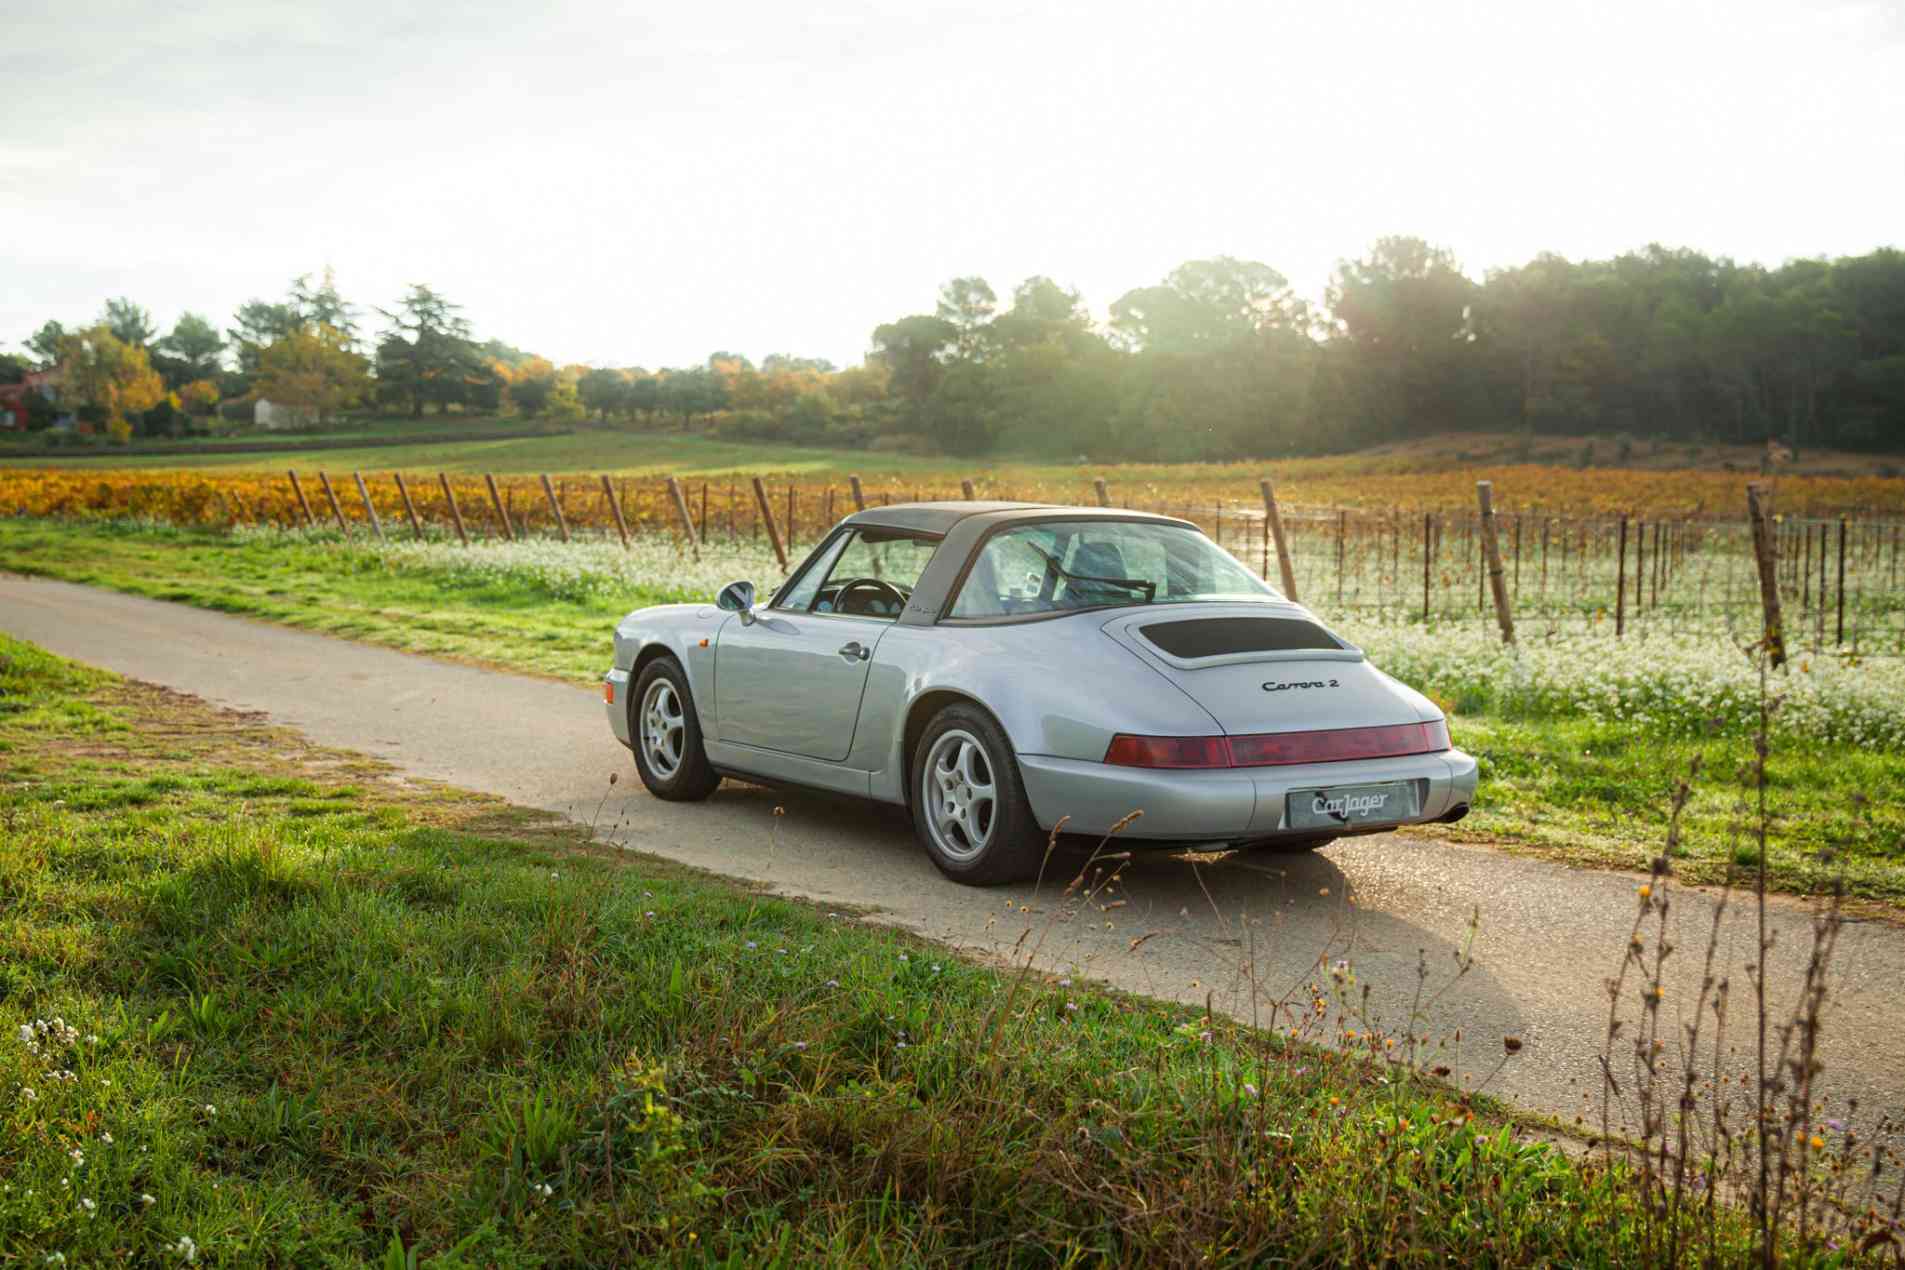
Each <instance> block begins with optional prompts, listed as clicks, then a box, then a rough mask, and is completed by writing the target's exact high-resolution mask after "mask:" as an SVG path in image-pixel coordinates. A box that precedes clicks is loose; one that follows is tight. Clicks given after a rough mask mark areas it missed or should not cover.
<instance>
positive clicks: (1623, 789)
mask: <svg viewBox="0 0 1905 1270" xmlns="http://www.w3.org/2000/svg"><path fill="white" fill-rule="evenodd" d="M0 558H4V559H6V560H7V561H8V563H9V565H10V566H11V567H12V568H15V569H17V570H21V571H25V572H31V573H38V574H44V575H46V576H49V577H57V578H64V579H68V580H71V581H77V582H88V583H94V584H97V585H100V586H106V587H112V588H115V589H118V590H122V591H128V592H131V593H134V594H138V595H147V596H152V597H155V598H158V599H167V600H177V601H181V602H184V603H188V604H194V605H198V606H200V607H204V608H211V609H218V610H221V611H224V612H231V613H242V614H246V615H250V616H254V617H262V618H268V619H270V620H273V621H278V622H284V623H286V624H289V625H294V626H301V627H305V628H307V629H311V630H319V631H326V632H329V633H333V634H338V635H343V636H348V637H350V638H354V639H360V640H365V641H367V642H371V643H377V644H383V645H386V646H389V647H392V648H399V649H404V650H407V651H411V652H419V653H428V654H431V655H435V656H442V657H452V658H459V659H463V660H468V661H474V662H479V663H483V664H488V665H496V666H501V667H504V668H508V669H513V670H520V671H528V672H532V673H536V674H543V675H549V676H552V677H555V678H560V679H565V680H569V681H572V682H575V683H579V684H594V683H595V682H596V681H597V679H598V678H599V676H600V674H601V672H602V669H603V668H604V666H606V664H607V660H608V656H609V630H610V628H611V626H612V625H613V624H614V622H615V621H616V620H617V619H618V618H620V617H621V616H622V615H623V614H624V613H625V612H627V611H628V610H629V609H632V608H635V607H638V606H640V605H643V604H650V603H657V602H663V601H667V600H675V599H679V598H683V597H682V595H681V594H680V593H679V592H673V591H667V592H664V591H643V590H641V589H632V590H631V591H630V592H629V593H628V594H626V595H616V596H612V597H606V598H605V597H594V598H586V599H564V598H557V597H555V596H552V595H549V594H546V593H540V592H536V591H534V590H531V589H529V588H527V587H525V586H522V585H514V584H502V583H495V582H485V581H479V580H476V579H473V578H471V577H469V576H467V575H460V574H452V573H448V572H445V573H429V572H402V573H399V572H394V571H390V570H388V569H386V568H384V567H382V566H381V565H374V566H373V565H366V564H365V563H364V562H363V561H362V559H361V557H344V556H341V555H340V554H339V553H337V552H335V551H333V550H332V549H330V548H329V547H326V546H323V545H307V546H287V545H267V544H263V543H257V542H250V543H247V542H239V541H234V540H232V539H229V538H226V537H223V536H221V535H216V534H206V533H196V532H190V531H179V530H136V531H135V530H130V529H127V528H125V527H123V526H115V525H112V524H63V525H56V524H52V523H49V522H43V521H16V520H0ZM347 560H350V561H354V563H350V564H349V566H348V567H344V566H345V565H346V561H347ZM1453 723H1454V729H1455V734H1456V741H1457V743H1458V744H1459V745H1462V746H1463V747H1464V748H1466V749H1469V750H1471V751H1472V752H1474V753H1476V754H1477V755H1478V756H1479V757H1480V758H1481V760H1482V763H1483V768H1482V773H1483V781H1482V786H1481V792H1480V796H1479V797H1478V799H1477V802H1476V806H1475V812H1474V814H1473V815H1471V817H1470V818H1469V819H1468V820H1467V821H1465V822H1463V823H1462V824H1461V825H1460V826H1457V827H1454V828H1450V829H1436V830H1431V831H1430V832H1433V833H1437V834H1440V835H1443V836H1447V837H1451V838H1456V839H1461V840H1468V841H1483V842H1491V843H1495V844H1498V845H1502V846H1506V847H1510V848H1513V849H1516V850H1523V851H1528V852H1532V853H1535V854H1540V855H1543V856H1546V857H1549V858H1553V859H1558V860H1562V861H1566V862H1568V863H1571V864H1578V865H1586V866H1592V867H1604V868H1605V867H1612V868H1627V869H1635V870H1644V869H1645V868H1646V867H1647V864H1648V861H1649V860H1651V859H1652V858H1653V856H1654V855H1655V854H1657V852H1658V850H1659V844H1660V842H1661V841H1662V840H1663V837H1664V834H1665V829H1666V821H1665V816H1666V807H1667V803H1668V795H1669V793H1670V792H1671V789H1672V786H1673V782H1674V781H1675V780H1676V779H1678V778H1680V777H1681V776H1684V775H1685V774H1686V773H1687V771H1688V769H1689V766H1690V764H1691V763H1692V760H1693V758H1694V757H1695V755H1700V756H1701V757H1702V758H1703V759H1704V768H1703V771H1702V774H1701V776H1700V778H1699V779H1698V781H1697V782H1696V794H1695V797H1694V800H1693V802H1692V803H1691V804H1690V806H1689V809H1688V814H1687V818H1686V823H1685V825H1684V837H1683V840H1682V844H1681V848H1680V853H1679V856H1678V860H1677V864H1678V867H1679V868H1680V870H1681V871H1682V874H1683V876H1685V877H1687V878H1689V879H1690V880H1695V881H1706V882H1717V881H1720V880H1722V879H1723V878H1724V876H1725V874H1726V871H1727V869H1728V867H1729V864H1746V863H1750V862H1751V861H1753V860H1754V859H1755V858H1756V857H1755V856H1754V854H1753V851H1754V850H1755V849H1756V848H1755V845H1754V844H1753V843H1751V842H1748V841H1747V840H1746V837H1745V834H1744V831H1743V829H1742V828H1741V826H1742V824H1743V823H1744V818H1743V817H1742V816H1741V815H1740V814H1739V813H1740V810H1741V798H1742V777H1743V773H1744V772H1745V770H1746V768H1747V764H1748V760H1749V759H1750V748H1749V743H1748V742H1747V741H1745V740H1743V739H1741V738H1738V737H1710V738H1704V739H1697V740H1696V739H1685V738H1676V737H1669V736H1662V735H1658V734H1656V733H1652V732H1648V731H1644V730H1641V729H1638V728H1634V727H1628V726H1624V725H1613V724H1594V723H1590V722H1588V721H1585V720H1580V719H1534V720H1531V719H1516V720H1509V719H1505V718H1500V717H1494V716H1490V715H1488V714H1458V715H1456V716H1454V720H1453ZM1769 776H1770V779H1771V782H1772V785H1773V797H1774V802H1775V808H1776V811H1777V815H1776V817H1775V819H1774V821H1773V825H1772V836H1771V839H1770V849H1769V851H1768V870H1769V874H1770V880H1771V883H1772V885H1773V886H1774V887H1775V888H1776V889H1779V890H1782V891H1787V892H1792V893H1798V894H1812V893H1817V892H1819V891H1820V890H1821V889H1822V888H1825V887H1827V886H1829V885H1830V882H1831V880H1832V879H1833V878H1834V877H1835V876H1836V875H1838V873H1839V872H1840V871H1841V870H1842V871H1843V875H1844V878H1845V882H1846V885H1847V887H1848V890H1849V892H1850V893H1851V894H1852V895H1853V896H1855V897H1857V898H1859V899H1861V900H1866V901H1872V902H1874V903H1876V904H1879V905H1883V906H1890V910H1895V909H1896V908H1897V907H1898V906H1905V799H1901V798H1900V797H1899V796H1898V791H1899V790H1900V789H1901V788H1905V755H1901V754H1898V753H1894V752H1890V751H1885V750H1867V749H1861V748H1859V747H1856V746H1852V745H1846V744H1838V743H1831V744H1828V743H1819V744H1807V745H1799V744H1797V743H1782V744H1779V745H1778V746H1777V747H1776V748H1775V750H1774V752H1773V755H1772V760H1771V764H1770V767H1769ZM1828 852H1829V853H1830V857H1829V858H1830V860H1831V862H1832V863H1831V864H1830V865H1828V864H1827V863H1825V860H1826V859H1827V858H1828V857H1827V855H1826V853H1828ZM1890 910H1888V911H1890Z"/></svg>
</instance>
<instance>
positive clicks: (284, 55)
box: [0, 0, 1905, 367]
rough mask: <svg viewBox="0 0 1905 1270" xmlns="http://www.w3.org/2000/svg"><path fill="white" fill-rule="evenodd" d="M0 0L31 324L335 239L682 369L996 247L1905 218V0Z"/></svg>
mask: <svg viewBox="0 0 1905 1270" xmlns="http://www.w3.org/2000/svg"><path fill="white" fill-rule="evenodd" d="M5 7H6V13H7V16H6V21H5V23H4V38H0V348H13V347H16V346H17V342H18V341H20V340H23V339H25V338H26V336H27V335H29V334H30V333H31V332H32V331H33V330H34V329H35V328H37V327H38V325H39V324H40V323H41V322H42V321H44V320H46V319H47V318H58V319H60V320H62V321H64V322H66V323H67V324H68V325H72V324H74V323H77V322H81V321H84V320H86V319H88V318H90V317H91V316H93V315H94V314H96V313H97V312H98V311H99V309H100V307H101V305H102V303H103V301H104V300H105V298H106V297H108V296H112V295H121V294H124V295H128V296H131V297H132V298H133V299H135V300H137V301H139V302H140V303H143V304H145V305H147V306H148V307H150V308H151V309H152V310H153V312H154V315H155V317H156V318H157V319H158V320H159V322H160V323H161V324H162V325H163V326H167V327H169V326H170V324H171V322H172V321H173V319H174V318H176V317H177V315H178V314H179V313H180V312H181V311H182V310H186V309H192V310H197V311H200V312H202V313H205V314H207V315H210V316H211V317H212V318H213V319H214V320H215V321H216V322H218V323H219V324H220V325H224V324H226V323H227V322H228V321H229V315H230V312H231V310H232V309H233V307H234V306H235V305H237V304H238V303H239V302H241V301H243V300H245V299H247V298H250V297H254V296H263V297H268V298H274V299H275V298H277V297H279V296H280V295H281V294H282V293H283V291H284V290H285V287H286V284H287V283H288V282H289V280H290V279H291V278H292V277H293V276H294V275H296V274H299V273H304V272H316V271H318V270H320V269H322V268H323V267H324V266H325V265H327V264H328V265H330V266H332V267H333V268H334V269H335V270H336V274H337V281H338V285H339V289H340V290H341V291H342V292H343V293H344V295H345V296H346V297H347V298H349V299H351V300H354V301H356V302H357V303H359V304H363V305H372V304H389V303H390V302H391V301H392V300H394V299H395V297H396V296H397V295H398V294H399V293H400V292H401V290H402V288H403V286H404V284H405V283H408V282H427V283H429V284H430V285H432V286H434V287H436V288H437V289H438V290H439V291H441V292H443V293H445V294H446V295H448V296H449V297H450V298H451V299H453V300H456V301H459V302H461V303H462V304H463V305H464V307H465V314H466V316H468V317H469V318H470V320H471V321H472V322H473V323H474V325H475V327H476V331H477V334H478V335H479V336H480V337H484V338H487V337H491V336H495V337H498V338H501V339H504V340H507V341H509V342H510V343H513V344H516V345H519V346H521V347H524V348H527V349H530V350H533V351H536V352H540V353H543V354H545V355H547V356H549V357H551V358H553V359H554V360H556V361H558V362H567V361H588V362H594V363H598V364H608V365H643V366H648V367H655V366H660V365H681V364H687V363H691V362H697V361H700V360H701V359H702V358H703V357H705V356H706V355H707V353H709V352H710V351H712V350H714V349H717V348H725V349H732V350H736V351H740V352H745V353H747V354H749V355H751V356H753V357H754V358H756V359H757V360H758V359H759V358H760V357H762V356H764V355H765V354H767V353H770V352H776V351H785V352H794V353H802V354H810V355H818V356H825V357H830V358H832V359H834V360H835V361H837V362H841V363H849V362H854V361H857V360H859V358H860V356H861V355H862V353H863V352H864V351H865V348H866V344H867V338H868V335H869V333H870V332H871V330H872V328H873V327H874V326H875V325H877V324H879V323H881V322H884V321H888V320H890V319H892V318H894V317H897V316H900V315H902V314H906V313H911V312H920V311H930V309H931V307H932V303H933V298H934V294H935V291H936V289H937V287H938V285H939V284H940V283H941V282H943V281H944V280H945V279H947V278H950V277H953V276H955V275H958V274H967V273H977V274H981V275H983V276H984V277H985V278H987V279H988V280H989V281H990V282H991V283H992V284H993V286H994V288H995V289H996V290H997V291H998V292H999V293H1000V295H1001V296H1002V297H1003V296H1005V295H1007V294H1008V293H1009V292H1010V290H1011V288H1012V287H1013V286H1014V285H1015V284H1016V283H1017V282H1018V281H1019V280H1020V279H1021V278H1023V277H1025V276H1026V275H1028V274H1033V273H1044V274H1049V275H1051V276H1052V277H1054V278H1056V279H1058V280H1059V281H1060V282H1062V283H1065V284H1066V285H1069V286H1073V287H1076V288H1078V289H1079V290H1080V291H1082V292H1083V293H1084V295H1085V298H1086V300H1087V301H1088V302H1089V303H1090V305H1091V306H1092V308H1093V310H1094V311H1095V312H1097V313H1099V314H1100V315H1102V314H1103V312H1104V310H1105V308H1106V307H1107V306H1108V305H1109V304H1110V303H1111V301H1113V300H1115V299H1116V298H1117V297H1118V296H1119V295H1120V294H1122V293H1123V292H1124V291H1126V290H1127V289H1129V288H1131V287H1135V286H1140V285H1145V284H1148V283H1151V282H1155V281H1157V280H1158V279H1160V278H1162V277H1163V276H1164V275H1165V274H1166V273H1168V272H1169V271H1170V270H1171V269H1172V268H1173V267H1174V266H1175V265H1177V264H1178V263H1180V262H1182V261H1184V260H1187V259H1194V258H1199V257H1205V256H1212V255H1218V254H1228V255H1234V256H1240V257H1244V258H1247V259H1254V260H1261V261H1263V262H1265V263H1267V264H1269V265H1272V266H1273V267H1275V268H1277V269H1278V270H1280V271H1282V272H1283V273H1284V274H1286V275H1287V276H1288V277H1289V278H1290V279H1291V281H1292V282H1293V283H1294V284H1295V286H1296V287H1297V289H1298V291H1299V292H1301V293H1304V294H1307V295H1310V296H1312V297H1316V298H1319V299H1320V297H1321V294H1322V290H1323V287H1324V285H1325V283H1326V281H1327V279H1328V276H1329V272H1330V269H1331V268H1332V266H1333V265H1334V264H1335V262H1336V261H1337V260H1339V259H1343V258H1346V257H1352V256H1356V255H1359V254H1362V253H1363V252H1364V251H1366V250H1367V248H1368V247H1369V245H1370V243H1371V242H1372V241H1373V240H1374V239H1375V238H1377V237H1378V236H1380V235H1383V234H1390V233H1406V234H1416V235H1420V236H1422V237H1425V238H1427V239H1429V240H1430V241H1432V242H1435V243H1437V244H1440V245H1443V246H1446V247H1449V248H1451V249H1452V250H1453V251H1454V252H1455V253H1456V255H1457V257H1458V258H1459V259H1460V261H1461V263H1462V265H1463V266H1464V268H1466V269H1467V270H1468V272H1469V273H1470V274H1471V275H1472V276H1474V277H1477V278H1480V277H1481V276H1482V274H1483V272H1484V271H1485V270H1487V269H1489V268H1492V267H1499V266H1503V265H1513V264H1518V263H1521V262H1523V261H1525V260H1527V259H1528V258H1529V257H1531V256H1532V255H1534V254H1535V253H1536V252H1538V251H1542V250H1552V251H1556V252H1559V253H1561V254H1563V255H1566V256H1569V257H1572V258H1577V259H1578V258H1581V257H1584V256H1585V257H1595V256H1606V255H1609V254H1612V253H1615V252H1619V251H1622V250H1626V249H1629V248H1633V247H1636V246H1640V245H1643V244H1645V243H1647V242H1649V241H1659V242H1663V243H1667V244H1669V245H1683V246H1693V247H1698V248H1701V249H1704V250H1707V251H1710V252H1714V253H1716V254H1725V255H1730V256H1733V257H1735V258H1736V259H1741V260H1759V261H1764V262H1767V263H1777V262H1778V261H1780V260H1783V259H1786V258H1789V257H1792V256H1800V255H1819V254H1832V255H1844V254H1853V253H1859V252H1864V251H1868V250H1870V249H1871V248H1873V247H1874V246H1877V245H1881V244H1887V243H1889V244H1894V245H1898V244H1901V243H1902V242H1905V229H1902V228H1901V226H1902V225H1905V219H1902V217H1905V0H1785V2H1784V3H1771V2H1770V0H1716V2H1713V3H1675V2H1671V0H1650V2H1645V3H1630V2H1627V0H1592V2H1591V3H1575V2H1573V0H1566V2H1560V3H1557V2H1554V0H1475V2H1473V3H1457V2H1455V0H1429V2H1426V3H1400V2H1382V3H1376V2H1371V0H1358V2H1357V3H1345V2H1343V0H1308V2H1307V3H1302V4H1290V3H1283V2H1282V0H1255V2H1254V3H1241V4H1231V3H1198V2H1196V0H1169V2H1163V0H1142V2H1141V3H1136V4H1124V3H1110V2H1108V0H1094V2H1092V3H1077V4H1072V3H1051V4H1042V3H1039V2H1038V0H1003V2H1001V3H990V2H982V0H962V2H959V3H920V2H915V3H891V4H888V3H871V2H862V3H846V2H841V0H827V2H824V3H809V4H801V3H787V2H785V0H780V2H762V3H749V4H717V3H700V4H675V5H663V4H646V5H624V6H612V5H607V4H569V3H545V4H541V5H525V4H521V3H508V4H496V3H489V2H487V0H459V2H458V3H454V4H450V3H403V2H402V0H374V2H371V3H365V2H362V0H332V2H330V3H326V4H310V3H308V2H305V0H300V2H299V3H295V4H277V3H267V2H264V0H220V2H218V3H209V4H191V3H186V4H184V5H155V4H151V3H148V2H145V0H140V2H136V3H123V4H117V3H104V2H100V0H25V3H24V8H23V6H22V3H21V0H10V2H9V3H8V4H7V5H6V6H5ZM370 316H371V318H372V319H373V321H374V318H375V315H374V314H372V315H370Z"/></svg>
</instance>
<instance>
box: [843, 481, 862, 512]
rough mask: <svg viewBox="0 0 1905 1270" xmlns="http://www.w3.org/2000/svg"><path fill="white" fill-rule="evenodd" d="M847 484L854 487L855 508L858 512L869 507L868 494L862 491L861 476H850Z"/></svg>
mask: <svg viewBox="0 0 1905 1270" xmlns="http://www.w3.org/2000/svg"><path fill="white" fill-rule="evenodd" d="M847 484H849V485H851V486H852V487H853V510H854V511H857V512H863V511H865V510H866V509H867V500H866V495H865V494H863V493H861V492H860V478H859V477H857V476H849V477H848V478H847Z"/></svg>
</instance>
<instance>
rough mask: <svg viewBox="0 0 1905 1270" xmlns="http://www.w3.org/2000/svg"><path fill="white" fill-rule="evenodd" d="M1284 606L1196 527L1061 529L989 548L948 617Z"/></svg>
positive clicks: (1084, 524) (1049, 525)
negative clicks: (1234, 603) (1208, 603)
mask: <svg viewBox="0 0 1905 1270" xmlns="http://www.w3.org/2000/svg"><path fill="white" fill-rule="evenodd" d="M1275 596H1276V592H1275V591H1274V590H1272V589H1271V588H1270V586H1269V585H1267V584H1266V583H1264V582H1263V581H1261V580H1259V579H1258V577H1257V576H1256V575H1255V574H1253V573H1251V572H1250V570H1249V569H1247V568H1245V567H1244V566H1243V565H1241V564H1239V563H1238V562H1237V560H1236V558H1235V557H1233V556H1232V555H1230V553H1229V552H1227V551H1225V550H1224V549H1223V548H1221V547H1219V546H1218V545H1217V544H1216V543H1214V542H1212V541H1211V540H1210V539H1208V538H1206V537H1205V536H1204V535H1203V534H1201V533H1199V532H1198V531H1197V530H1195V529H1193V528H1191V527H1190V526H1188V525H1176V524H1170V523H1168V522H1162V521H1120V520H1056V521H1041V522H1038V523H1035V524H1030V525H1022V526H1016V527H1014V528H1012V529H1008V530H1004V531H1002V532H999V533H996V534H994V535H993V536H992V537H991V538H990V539H989V540H987V542H986V544H985V546H983V547H981V548H980V549H979V553H978V555H977V556H975V557H974V558H973V562H972V567H971V569H970V570H969V571H968V572H967V575H966V580H965V583H964V584H963V585H962V586H961V587H960V589H959V595H958V598H957V599H955V600H954V601H953V606H952V610H951V612H950V613H948V614H947V616H949V617H952V618H979V619H988V618H989V619H995V620H996V619H998V618H1002V617H1007V618H1009V617H1016V616H1019V615H1022V614H1038V613H1062V612H1068V611H1076V610H1080V609H1095V608H1114V607H1121V606H1124V605H1134V604H1143V605H1151V604H1188V603H1192V602H1194V601H1199V600H1269V599H1274V598H1275Z"/></svg>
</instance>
